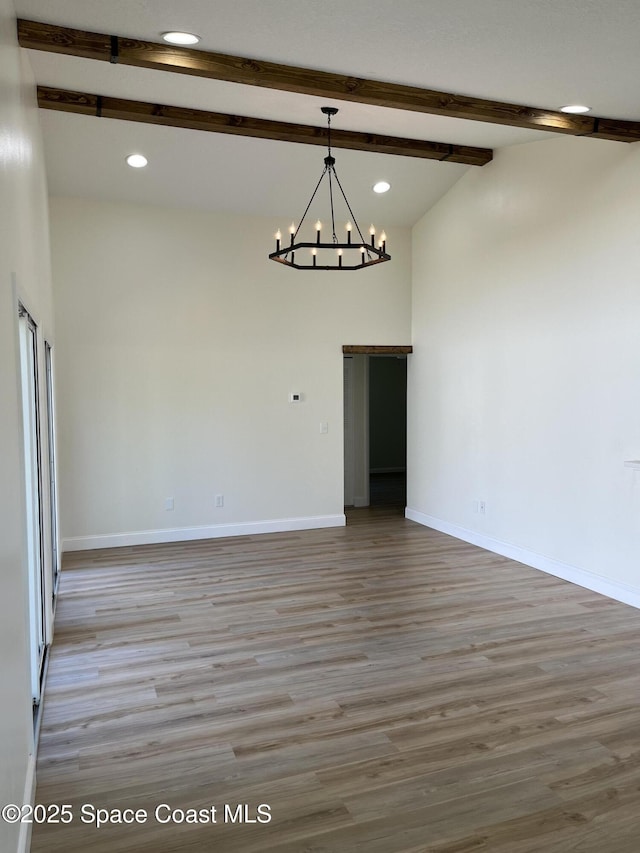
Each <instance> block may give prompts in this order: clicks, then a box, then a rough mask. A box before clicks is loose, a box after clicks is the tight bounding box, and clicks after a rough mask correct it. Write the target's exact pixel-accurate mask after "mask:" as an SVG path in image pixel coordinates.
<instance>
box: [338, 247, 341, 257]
mask: <svg viewBox="0 0 640 853" xmlns="http://www.w3.org/2000/svg"><path fill="white" fill-rule="evenodd" d="M338 257H339V258H341V257H342V249H338Z"/></svg>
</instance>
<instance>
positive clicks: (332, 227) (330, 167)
mask: <svg viewBox="0 0 640 853" xmlns="http://www.w3.org/2000/svg"><path fill="white" fill-rule="evenodd" d="M329 150H331V149H329ZM327 170H328V172H329V201H330V202H331V233H332V234H333V242H334V243H337V242H338V238H337V236H336V217H335V214H334V212H333V185H332V183H331V173H332V172H333V173H334V175H335V171H334V168H333V166H328V167H327ZM337 179H338V177H337V175H336V180H337Z"/></svg>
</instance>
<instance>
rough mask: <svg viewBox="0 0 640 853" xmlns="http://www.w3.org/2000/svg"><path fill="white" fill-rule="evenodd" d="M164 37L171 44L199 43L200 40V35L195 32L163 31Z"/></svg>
mask: <svg viewBox="0 0 640 853" xmlns="http://www.w3.org/2000/svg"><path fill="white" fill-rule="evenodd" d="M162 38H163V39H164V40H165V41H168V42H169V44H182V45H185V44H198V42H199V41H200V36H196V35H194V34H193V33H179V32H177V31H176V32H170V33H162Z"/></svg>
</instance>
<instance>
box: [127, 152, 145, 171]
mask: <svg viewBox="0 0 640 853" xmlns="http://www.w3.org/2000/svg"><path fill="white" fill-rule="evenodd" d="M127 163H128V164H129V165H130V166H132V167H133V168H134V169H142V168H143V167H144V166H146V165H147V163H148V160H147V158H146V157H145V156H144V154H129V156H128V157H127Z"/></svg>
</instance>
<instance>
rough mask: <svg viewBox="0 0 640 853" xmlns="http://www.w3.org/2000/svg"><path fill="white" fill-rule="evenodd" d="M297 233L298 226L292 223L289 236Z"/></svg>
mask: <svg viewBox="0 0 640 853" xmlns="http://www.w3.org/2000/svg"><path fill="white" fill-rule="evenodd" d="M295 233H296V225H295V222H292V223H291V225H290V226H289V234H295Z"/></svg>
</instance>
